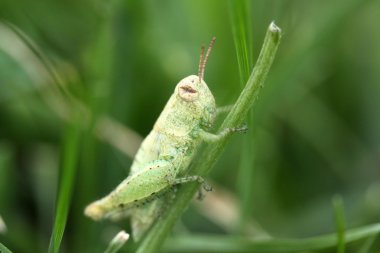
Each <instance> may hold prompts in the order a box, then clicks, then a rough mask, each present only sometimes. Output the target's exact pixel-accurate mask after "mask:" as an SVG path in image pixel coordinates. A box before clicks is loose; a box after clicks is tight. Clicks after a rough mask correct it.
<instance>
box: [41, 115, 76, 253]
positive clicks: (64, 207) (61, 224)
mask: <svg viewBox="0 0 380 253" xmlns="http://www.w3.org/2000/svg"><path fill="white" fill-rule="evenodd" d="M76 119H77V122H80V118H79V117H76ZM80 133H81V131H80V126H79V124H70V125H68V126H67V132H66V133H65V135H64V140H63V141H64V143H63V154H62V161H61V166H60V177H59V187H58V194H57V196H58V197H57V204H56V209H55V219H54V227H53V232H52V235H51V238H50V245H49V253H57V252H58V251H59V248H60V245H61V241H62V237H63V233H64V230H65V226H66V221H67V215H68V211H69V207H70V202H71V195H72V191H73V185H74V178H75V172H76V164H77V160H78V153H79V144H80Z"/></svg>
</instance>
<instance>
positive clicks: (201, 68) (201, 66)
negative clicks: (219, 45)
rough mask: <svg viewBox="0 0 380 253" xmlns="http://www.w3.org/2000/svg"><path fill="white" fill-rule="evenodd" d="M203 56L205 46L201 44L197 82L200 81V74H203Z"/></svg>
mask: <svg viewBox="0 0 380 253" xmlns="http://www.w3.org/2000/svg"><path fill="white" fill-rule="evenodd" d="M204 56H205V46H204V45H202V47H201V55H200V57H199V66H198V76H199V82H202V76H201V75H203V69H204V65H203V58H204Z"/></svg>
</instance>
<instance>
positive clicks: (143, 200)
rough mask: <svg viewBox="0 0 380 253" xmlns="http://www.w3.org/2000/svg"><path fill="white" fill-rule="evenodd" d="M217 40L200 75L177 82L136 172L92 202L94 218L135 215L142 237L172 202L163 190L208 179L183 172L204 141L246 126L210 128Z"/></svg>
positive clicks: (213, 113) (136, 231) (135, 232)
mask: <svg viewBox="0 0 380 253" xmlns="http://www.w3.org/2000/svg"><path fill="white" fill-rule="evenodd" d="M214 43H215V37H214V38H213V39H212V40H211V42H210V45H209V48H208V50H207V52H206V55H204V51H205V48H204V46H202V50H201V55H200V63H199V67H198V76H196V75H191V76H188V77H186V78H184V79H182V80H181V81H180V82H179V83H178V84H177V86H176V87H175V90H174V93H173V94H172V96H171V97H170V99H169V101H168V102H167V104H166V106H165V108H164V110H163V111H162V112H161V115H160V116H159V118H158V119H157V121H156V123H155V124H154V127H153V130H152V131H151V132H150V133H149V135H148V136H147V137H146V138H145V139H144V141H143V142H142V144H141V146H140V148H139V150H138V152H137V154H136V156H135V159H134V161H133V164H132V166H131V171H130V175H129V176H128V177H127V178H126V179H125V180H124V181H122V182H121V183H120V184H119V186H117V187H116V189H115V190H113V191H112V192H111V193H110V194H108V195H107V196H105V197H104V198H102V199H100V200H97V201H95V202H93V203H91V204H90V205H88V206H87V207H86V209H85V215H87V216H88V217H90V218H92V219H94V220H101V219H105V218H110V219H118V218H121V217H125V216H131V222H132V230H133V236H134V238H135V239H136V240H138V239H139V238H140V237H141V235H142V234H143V233H144V232H145V231H146V230H147V229H148V228H149V227H150V225H151V224H152V223H153V222H154V220H155V219H157V218H158V216H159V213H160V212H161V211H162V210H163V208H164V207H165V206H164V205H165V204H166V203H167V199H164V198H163V197H162V196H164V195H166V196H167V194H166V193H167V192H169V191H170V189H172V187H173V186H175V185H178V184H183V183H188V182H194V181H197V182H199V183H204V180H203V178H202V177H200V176H197V175H192V176H182V177H179V176H180V175H184V174H185V172H186V170H187V168H188V167H189V165H190V162H191V161H192V159H193V157H194V155H195V153H196V151H197V149H198V147H199V146H200V144H201V142H202V141H205V142H209V143H210V142H216V141H219V140H221V139H222V138H224V137H226V136H227V135H229V134H231V133H232V132H236V131H245V130H246V127H243V128H227V129H224V130H223V131H221V132H220V133H218V134H213V133H210V132H208V131H207V130H206V129H207V128H208V127H210V126H211V125H212V124H213V123H214V120H215V118H216V114H217V109H216V105H215V99H214V96H213V95H212V93H211V91H210V90H209V88H208V86H207V84H206V83H205V82H204V81H203V75H204V70H205V66H206V62H207V59H208V57H209V55H210V52H211V49H212V47H213V45H214ZM206 190H207V189H206ZM160 197H161V198H160Z"/></svg>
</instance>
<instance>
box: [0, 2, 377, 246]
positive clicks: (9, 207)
mask: <svg viewBox="0 0 380 253" xmlns="http://www.w3.org/2000/svg"><path fill="white" fill-rule="evenodd" d="M249 6H250V9H249V10H247V13H248V19H249V22H250V23H251V30H250V31H249V32H250V34H251V36H252V43H251V44H250V45H251V46H252V62H254V61H255V59H256V58H257V56H258V53H259V50H260V47H261V44H262V41H263V38H264V34H265V31H266V29H267V27H268V25H269V23H270V22H271V21H272V20H275V21H276V24H277V25H278V26H280V27H281V28H282V31H283V39H282V42H281V45H280V48H279V51H278V54H277V57H276V59H275V62H274V65H273V67H272V69H271V71H270V73H269V77H268V80H267V82H266V84H265V88H264V89H263V90H262V92H261V94H260V99H259V101H258V103H256V104H255V108H254V112H253V120H252V122H249V128H250V130H249V131H250V134H248V135H244V136H241V135H240V136H236V137H234V138H233V141H232V142H231V143H230V145H228V147H227V149H226V150H225V152H224V155H223V157H222V158H221V160H220V161H219V162H218V164H217V166H216V167H215V168H214V169H213V171H212V174H211V175H210V176H209V178H210V181H212V182H215V185H222V186H223V187H224V188H225V190H228V191H229V192H230V193H232V194H233V196H234V197H235V198H236V200H237V203H238V204H237V207H239V206H240V207H241V208H244V210H241V214H242V215H243V214H245V213H248V214H249V215H248V217H243V218H242V219H243V221H242V220H240V222H241V223H242V222H248V221H252V220H254V224H259V227H261V228H262V229H263V230H264V231H266V233H267V234H270V235H271V236H273V237H275V238H278V237H281V238H283V237H296V238H298V237H306V236H312V235H318V234H324V233H331V232H334V230H335V222H334V218H333V209H332V206H331V199H332V197H333V196H335V195H340V196H342V198H343V200H344V208H345V217H346V227H347V228H353V227H358V226H361V225H366V224H371V223H376V222H379V221H380V71H379V70H380V29H379V24H380V14H379V10H380V1H375V0H373V1H370V0H369V1H364V0H344V1H343V0H331V1H321V0H318V1H317V0H311V1H301V0H286V1H283V0H270V1H265V0H260V1H259V0H256V1H250V2H249ZM230 13H231V5H230V4H229V3H228V2H227V1H220V0H208V1H201V0H192V1H190V0H185V1H175V0H165V1H153V0H143V1H132V0H129V1H128V0H123V1H121V0H120V1H115V2H111V1H109V2H102V1H95V0H93V1H90V0H81V1H74V0H68V1H53V0H39V1H27V0H18V1H11V0H0V18H2V26H0V28H1V29H0V215H1V217H2V218H3V220H4V221H5V223H6V225H7V228H8V231H7V232H6V233H4V234H0V242H2V243H4V244H5V245H7V247H9V248H10V249H12V250H13V251H14V252H46V250H47V248H48V245H49V239H50V235H51V232H52V225H53V220H54V207H55V201H56V192H57V187H58V176H59V168H60V164H61V163H62V153H63V150H62V144H63V143H64V142H65V138H66V137H65V136H67V134H65V132H66V131H65V129H66V128H67V127H66V125H67V122H64V121H62V119H61V118H60V117H58V115H57V113H56V112H55V111H54V110H53V109H52V106H51V104H50V105H49V104H48V103H46V100H45V99H44V95H42V94H44V90H49V89H50V88H49V87H50V86H51V85H53V84H52V83H51V82H49V81H48V82H43V81H44V78H43V75H44V73H42V72H44V71H43V70H41V69H40V70H41V73H39V72H38V70H39V68H38V67H37V68H36V66H37V65H38V64H37V63H35V62H33V61H31V60H30V59H29V58H22V59H21V60H17V59H15V57H14V54H13V53H11V52H10V50H11V49H12V48H13V49H15V50H16V54H17V48H18V43H20V42H21V40H19V41H13V37H12V38H10V37H7V36H8V35H7V34H8V33H5V32H4V29H5V28H4V27H7V26H6V25H4V22H10V23H12V24H13V25H14V26H15V27H17V28H18V29H20V30H21V31H23V32H24V34H25V35H26V36H28V38H29V39H30V40H31V41H32V42H33V43H34V44H36V45H37V46H38V47H39V48H40V50H41V52H43V54H44V55H46V57H47V58H48V59H49V61H50V62H51V63H50V64H51V66H54V68H55V69H56V70H57V71H58V72H59V73H61V76H62V78H63V81H62V82H63V83H64V84H65V87H66V89H67V91H68V92H69V93H70V94H71V95H72V96H74V97H76V98H77V99H78V100H80V101H81V102H83V103H84V104H85V105H86V106H87V107H88V108H89V109H90V110H91V111H92V112H93V115H94V118H95V119H96V118H97V116H98V115H103V114H106V115H109V116H110V117H111V118H113V119H114V120H116V121H118V122H120V123H122V124H123V125H125V126H127V127H129V128H131V129H133V130H135V131H136V132H138V133H139V134H140V135H141V136H145V135H147V134H148V133H149V131H150V129H151V128H152V125H153V124H154V121H155V119H156V118H157V117H158V115H159V113H160V111H161V110H162V108H163V106H164V105H165V103H166V101H167V99H168V98H169V96H170V94H171V93H172V91H173V88H174V86H175V84H176V83H177V82H178V81H179V80H180V79H182V78H183V77H186V76H188V75H190V74H195V73H196V71H197V68H198V60H199V53H200V46H201V45H202V44H207V43H208V42H209V40H210V39H211V37H212V36H214V35H215V36H216V37H217V42H216V45H215V47H214V50H213V52H212V55H211V57H210V59H209V62H208V65H207V68H206V74H205V80H206V82H207V83H208V85H209V87H210V89H211V90H212V92H213V94H214V96H215V98H216V101H217V104H218V105H228V104H232V103H234V101H235V100H236V98H237V96H238V95H239V93H240V91H241V87H242V86H241V84H240V79H239V68H238V63H237V57H236V51H235V45H234V39H233V33H232V26H233V25H231V19H230ZM2 28H4V29H2ZM9 40H10V41H11V42H10V43H9ZM2 41H3V42H4V41H8V44H6V43H2ZM12 44H13V46H12ZM4 45H7V46H4ZM28 66H34V68H33V67H31V70H30V69H29V70H28ZM41 80H42V81H41ZM65 96H67V95H65ZM50 98H51V99H52V100H53V101H55V99H56V98H55V97H54V96H50ZM57 99H58V98H57ZM72 106H73V107H74V108H75V105H74V104H73V105H72ZM77 110H80V109H79V108H77ZM244 138H251V140H252V142H251V143H253V145H250V148H249V150H247V149H246V150H244V151H245V152H243V151H242V149H243V147H242V146H243V145H242V143H243V139H244ZM79 143H80V147H79V150H80V152H79V154H78V162H77V163H76V165H75V168H76V176H75V181H74V185H73V188H72V192H73V196H72V202H71V206H70V210H69V216H68V221H67V225H66V230H65V234H64V236H63V242H62V247H61V252H102V250H104V248H105V247H106V245H107V243H108V242H109V240H110V238H112V236H113V235H114V234H115V233H116V232H117V231H118V230H120V229H121V228H124V229H126V230H129V225H128V222H127V221H125V222H119V223H116V224H113V223H110V222H102V223H94V222H93V221H91V220H89V219H87V218H86V217H84V216H83V208H84V207H85V205H86V204H87V203H89V202H90V201H92V200H95V199H97V198H99V197H100V196H102V195H104V194H106V193H107V192H108V191H109V190H111V189H112V188H113V187H114V186H115V185H117V183H119V182H120V181H121V180H122V179H123V178H125V177H126V176H127V174H128V168H129V165H130V164H131V161H132V160H131V158H129V157H127V156H125V154H123V153H121V152H120V151H119V150H117V149H115V148H114V147H112V146H110V145H109V144H107V143H104V142H103V141H101V140H99V139H97V138H96V137H94V135H93V134H92V133H91V131H85V132H84V133H82V136H81V139H80V142H79ZM245 147H246V148H247V146H245ZM242 154H243V155H242ZM244 162H246V164H248V165H249V166H248V165H247V166H248V167H247V166H246V167H245V168H244ZM242 163H243V165H240V164H242ZM242 167H243V169H242ZM243 170H245V171H248V170H249V171H250V173H249V175H250V176H251V178H250V180H245V181H244V182H243V183H242V182H241V180H239V173H241V171H243ZM247 196H248V197H247ZM242 197H244V198H246V201H245V203H242V204H240V205H239V200H241V198H242ZM247 199H248V200H249V201H248V202H247ZM204 201H207V197H206V199H205V200H204ZM240 202H244V201H240ZM247 203H248V204H247ZM223 211H224V210H214V212H218V213H223ZM254 226H258V225H254ZM176 231H177V232H176V233H185V232H186V233H187V232H191V233H199V232H202V233H219V234H230V233H232V234H233V233H243V234H248V235H249V236H260V233H258V234H255V233H253V234H252V235H251V234H250V233H249V232H247V231H246V230H245V229H244V226H243V227H242V226H241V224H240V226H239V224H237V225H236V228H235V229H232V230H226V229H225V228H223V227H222V226H220V224H216V223H215V222H212V221H210V220H208V219H207V217H204V216H203V215H201V214H199V212H198V211H197V209H196V208H195V207H193V206H192V207H190V208H189V209H188V211H187V212H186V213H185V214H184V218H183V222H182V224H181V225H179V226H178V228H177V229H176ZM377 246H378V247H380V246H379V243H377ZM373 249H376V242H375V244H374V246H373ZM352 250H353V251H352V252H356V251H355V245H353V246H352ZM125 252H127V251H125ZM328 252H330V251H328ZM331 252H335V250H331ZM349 252H350V251H349ZM371 252H372V251H371ZM373 252H377V251H373Z"/></svg>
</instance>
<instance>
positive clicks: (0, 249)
mask: <svg viewBox="0 0 380 253" xmlns="http://www.w3.org/2000/svg"><path fill="white" fill-rule="evenodd" d="M0 253H12V251H10V250H9V249H8V248H7V247H5V246H4V244H2V243H1V242H0Z"/></svg>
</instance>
